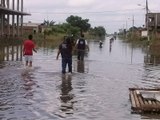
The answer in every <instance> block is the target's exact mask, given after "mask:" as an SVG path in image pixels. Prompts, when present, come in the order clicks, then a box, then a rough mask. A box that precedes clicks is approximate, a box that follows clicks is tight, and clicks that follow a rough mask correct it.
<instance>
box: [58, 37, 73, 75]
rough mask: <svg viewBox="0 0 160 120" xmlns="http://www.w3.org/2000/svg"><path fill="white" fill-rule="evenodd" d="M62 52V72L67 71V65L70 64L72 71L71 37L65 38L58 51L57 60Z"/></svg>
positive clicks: (70, 70)
mask: <svg viewBox="0 0 160 120" xmlns="http://www.w3.org/2000/svg"><path fill="white" fill-rule="evenodd" d="M59 54H61V57H62V73H63V74H65V73H66V66H67V65H68V72H69V73H72V43H71V39H70V38H69V37H67V38H65V39H64V41H63V42H62V43H61V44H60V45H59V50H58V53H57V60H58V57H59Z"/></svg>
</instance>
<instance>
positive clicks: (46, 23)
mask: <svg viewBox="0 0 160 120" xmlns="http://www.w3.org/2000/svg"><path fill="white" fill-rule="evenodd" d="M54 24H55V21H53V20H51V21H49V20H44V22H43V25H46V26H54Z"/></svg>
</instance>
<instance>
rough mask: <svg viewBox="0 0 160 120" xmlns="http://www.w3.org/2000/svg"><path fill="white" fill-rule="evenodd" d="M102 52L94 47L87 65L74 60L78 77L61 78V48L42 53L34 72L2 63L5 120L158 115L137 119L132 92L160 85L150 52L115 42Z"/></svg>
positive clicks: (124, 119)
mask: <svg viewBox="0 0 160 120" xmlns="http://www.w3.org/2000/svg"><path fill="white" fill-rule="evenodd" d="M103 42H104V43H103V47H102V48H99V45H98V44H99V42H98V41H92V42H89V46H90V51H89V52H88V54H87V55H86V56H85V61H84V62H79V61H77V60H76V56H73V73H72V75H69V74H67V75H65V76H64V75H62V74H61V59H59V60H56V54H57V49H50V48H47V47H45V48H43V47H41V48H39V49H38V53H35V54H34V62H33V67H32V68H25V67H24V62H23V61H22V62H20V61H19V62H16V61H14V62H13V61H10V62H7V61H5V62H2V63H1V65H0V66H1V68H0V119H2V120H62V119H64V120H141V119H150V120H157V119H160V116H158V115H147V114H145V115H139V114H132V111H131V103H130V100H129V90H128V88H130V87H149V88H155V87H159V86H160V66H159V65H151V64H146V63H145V58H146V56H147V53H146V52H145V50H144V49H142V48H138V47H133V46H132V45H130V44H128V43H124V42H122V41H121V40H119V39H117V40H114V41H113V42H112V43H111V44H110V42H109V38H106V40H105V41H103Z"/></svg>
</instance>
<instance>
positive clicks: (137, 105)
mask: <svg viewBox="0 0 160 120" xmlns="http://www.w3.org/2000/svg"><path fill="white" fill-rule="evenodd" d="M129 92H130V94H129V96H130V100H131V108H132V110H133V112H135V113H144V112H158V113H160V89H146V88H129Z"/></svg>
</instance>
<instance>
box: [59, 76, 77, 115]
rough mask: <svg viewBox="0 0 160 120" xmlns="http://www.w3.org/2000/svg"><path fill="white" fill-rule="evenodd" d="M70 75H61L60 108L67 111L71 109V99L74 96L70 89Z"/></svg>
mask: <svg viewBox="0 0 160 120" xmlns="http://www.w3.org/2000/svg"><path fill="white" fill-rule="evenodd" d="M71 82H72V76H71V75H67V74H66V75H62V84H61V96H60V99H61V101H62V105H61V110H62V111H65V112H68V111H70V110H72V109H73V102H72V101H71V100H72V99H73V97H74V95H73V93H71V90H72V83H71Z"/></svg>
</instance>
